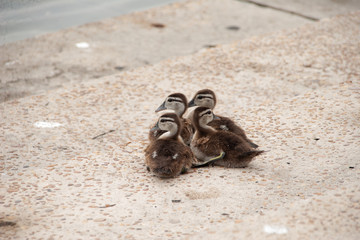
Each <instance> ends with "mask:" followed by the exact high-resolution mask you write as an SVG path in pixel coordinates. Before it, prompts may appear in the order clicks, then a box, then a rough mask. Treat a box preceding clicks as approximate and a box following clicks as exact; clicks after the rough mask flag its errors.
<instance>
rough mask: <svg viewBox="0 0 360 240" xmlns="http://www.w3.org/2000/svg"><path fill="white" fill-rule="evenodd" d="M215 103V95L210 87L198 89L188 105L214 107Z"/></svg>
mask: <svg viewBox="0 0 360 240" xmlns="http://www.w3.org/2000/svg"><path fill="white" fill-rule="evenodd" d="M215 105H216V96H215V93H214V92H213V91H212V90H210V89H202V90H200V91H198V92H197V93H196V94H195V96H194V98H193V99H191V101H190V102H189V104H188V107H194V106H199V107H207V108H210V109H214V107H215Z"/></svg>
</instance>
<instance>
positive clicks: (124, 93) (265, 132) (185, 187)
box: [0, 12, 360, 239]
mask: <svg viewBox="0 0 360 240" xmlns="http://www.w3.org/2000/svg"><path fill="white" fill-rule="evenodd" d="M359 24H360V12H356V13H353V14H347V15H345V16H339V17H335V18H333V19H325V20H322V21H321V22H318V23H314V24H309V25H306V26H303V27H301V28H297V29H294V30H289V31H283V32H278V33H276V34H273V35H269V36H262V37H261V36H260V37H252V38H249V39H246V40H244V41H240V42H235V43H233V44H229V45H221V46H219V47H217V48H213V49H206V50H203V51H200V52H198V53H196V54H194V55H190V56H185V57H178V58H173V59H171V60H166V61H163V62H160V63H159V64H156V65H154V66H151V67H143V68H138V69H135V70H132V71H128V72H123V73H121V74H117V75H113V76H109V77H105V78H102V79H99V80H97V81H92V82H89V83H82V84H79V85H71V86H67V87H66V88H65V89H61V90H54V91H50V92H48V93H47V94H45V95H38V96H32V97H26V98H22V99H18V100H14V101H9V102H5V103H3V104H2V105H1V114H2V116H1V120H0V121H1V122H0V124H1V129H3V132H4V133H3V134H2V135H1V136H0V139H1V150H2V153H1V168H0V171H1V185H0V213H1V214H0V221H2V222H13V223H16V225H15V226H5V227H0V233H1V237H3V238H5V239H24V238H28V239H69V238H71V239H118V238H123V239H204V238H209V239H220V238H221V239H224V238H226V239H239V238H241V239H242V238H246V239H263V238H265V237H266V238H269V239H312V238H314V239H329V238H331V239H359V237H360V219H359V216H360V202H359V201H360V191H359V190H360V181H359V180H360V170H359V168H360V165H359V160H360V159H359V155H360V148H359V145H360V128H359V125H360V121H359V119H360V111H359V107H360V84H359V80H360V79H359V74H360V73H359V69H360V55H359V51H360V44H359V39H360V29H359V27H358V26H359ZM205 87H208V88H212V89H213V90H215V91H216V93H217V95H218V98H219V104H218V106H217V107H216V109H215V110H216V112H218V113H219V114H221V115H228V116H232V117H233V119H235V120H236V121H237V122H238V123H239V124H240V125H241V126H242V127H243V128H244V129H246V130H247V132H248V136H249V137H250V138H251V139H253V140H254V142H256V143H258V144H259V145H260V148H261V149H264V150H270V151H269V152H267V153H266V154H264V155H261V156H259V157H257V159H256V161H254V162H253V163H252V164H251V165H250V166H249V167H248V168H245V169H227V168H221V167H212V168H203V169H197V170H194V171H193V172H191V173H188V174H186V175H182V176H180V177H178V178H175V179H170V180H162V179H158V178H156V177H154V176H151V174H149V173H148V172H147V171H146V170H145V165H144V155H143V149H144V148H145V146H146V144H147V133H148V129H149V126H150V125H151V124H152V123H154V121H155V120H156V115H155V114H154V112H153V111H154V110H155V108H156V107H157V106H158V105H159V104H160V103H161V102H162V101H163V100H164V97H165V96H167V95H168V94H169V93H171V92H174V91H181V92H183V93H184V94H186V95H187V96H188V97H189V98H190V97H191V96H192V95H193V94H194V93H195V92H196V90H198V89H201V88H205ZM39 122H47V123H48V125H43V124H40V123H39ZM49 123H53V125H49ZM55 123H58V126H56V125H55ZM44 126H49V127H50V128H43V127H44Z"/></svg>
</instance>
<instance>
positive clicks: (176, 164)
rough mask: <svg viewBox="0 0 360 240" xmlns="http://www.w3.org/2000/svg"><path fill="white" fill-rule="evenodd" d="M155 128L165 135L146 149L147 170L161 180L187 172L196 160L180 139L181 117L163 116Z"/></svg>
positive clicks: (173, 115)
mask: <svg viewBox="0 0 360 240" xmlns="http://www.w3.org/2000/svg"><path fill="white" fill-rule="evenodd" d="M155 128H159V129H160V130H162V131H164V133H163V134H162V135H160V136H159V137H158V138H157V139H156V140H155V141H153V142H150V144H149V145H148V146H147V148H146V149H145V163H146V166H147V169H148V170H149V171H151V172H152V173H154V174H155V175H156V176H158V177H161V178H170V177H176V176H178V175H180V174H181V173H184V172H186V171H187V170H188V169H189V168H190V167H191V166H192V163H193V162H196V159H195V157H194V155H193V153H192V152H191V150H190V148H189V147H188V146H186V145H185V144H184V143H183V141H182V139H181V137H180V132H181V130H182V125H181V121H180V119H179V117H178V116H177V115H176V114H175V113H166V114H163V115H162V116H161V117H160V118H159V120H158V122H157V124H156V126H155Z"/></svg>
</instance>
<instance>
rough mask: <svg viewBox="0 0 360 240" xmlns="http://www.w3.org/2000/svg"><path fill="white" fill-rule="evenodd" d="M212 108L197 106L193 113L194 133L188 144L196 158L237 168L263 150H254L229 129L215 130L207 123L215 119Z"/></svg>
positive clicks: (246, 163) (244, 164)
mask: <svg viewBox="0 0 360 240" xmlns="http://www.w3.org/2000/svg"><path fill="white" fill-rule="evenodd" d="M216 118H217V117H216V116H215V115H214V114H213V112H212V110H211V109H210V108H207V107H198V108H196V109H195V111H194V114H193V124H194V127H195V134H194V136H193V139H192V141H191V144H190V148H191V150H192V151H193V153H194V155H195V157H196V158H198V159H199V160H201V161H204V162H209V161H211V160H212V159H216V160H215V161H213V164H214V165H218V166H224V167H231V168H239V167H246V166H247V165H248V164H249V162H250V161H251V160H252V159H253V158H254V157H255V156H257V155H259V154H261V153H262V152H263V151H260V150H255V149H254V148H252V147H251V146H250V144H249V143H248V142H247V141H246V140H245V139H243V138H241V137H240V136H238V135H236V134H234V133H232V132H230V131H220V130H216V129H215V128H213V127H212V126H210V125H209V123H210V122H211V121H213V120H214V119H215V120H216Z"/></svg>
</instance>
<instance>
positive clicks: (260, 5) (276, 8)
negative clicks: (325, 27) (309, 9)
mask: <svg viewBox="0 0 360 240" xmlns="http://www.w3.org/2000/svg"><path fill="white" fill-rule="evenodd" d="M237 1H239V2H245V3H250V4H254V5H256V6H259V7H263V8H270V9H274V10H276V11H280V12H284V13H289V14H292V15H296V16H299V17H302V18H306V19H308V20H311V21H314V22H316V21H319V20H320V19H319V18H315V17H311V16H307V15H305V14H302V13H298V12H295V11H291V10H287V9H283V8H279V7H274V6H271V5H268V4H265V3H261V2H257V1H253V0H237Z"/></svg>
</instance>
